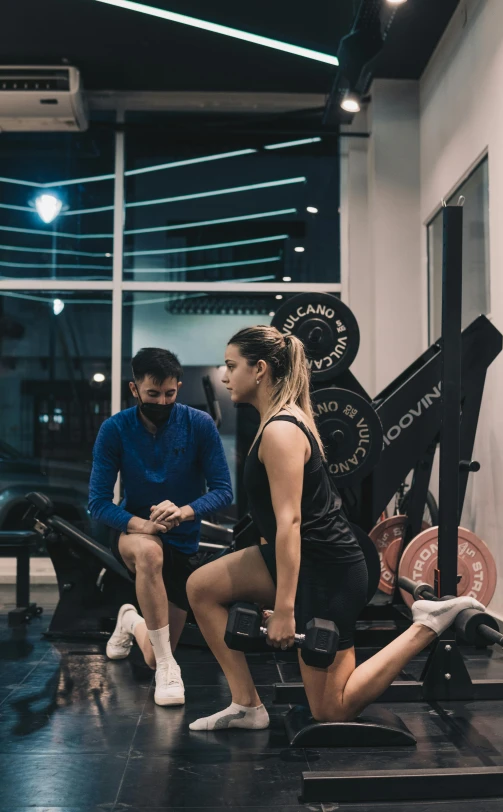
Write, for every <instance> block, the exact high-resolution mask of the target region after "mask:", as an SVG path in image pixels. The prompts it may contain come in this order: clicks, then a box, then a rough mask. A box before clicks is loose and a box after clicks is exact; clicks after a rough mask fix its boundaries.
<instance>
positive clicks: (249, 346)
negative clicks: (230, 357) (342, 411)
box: [229, 325, 325, 458]
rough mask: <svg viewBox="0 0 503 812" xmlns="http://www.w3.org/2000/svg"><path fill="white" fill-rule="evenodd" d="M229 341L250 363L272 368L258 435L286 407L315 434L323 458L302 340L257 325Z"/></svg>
mask: <svg viewBox="0 0 503 812" xmlns="http://www.w3.org/2000/svg"><path fill="white" fill-rule="evenodd" d="M229 344H233V345H235V346H237V347H238V348H239V351H240V353H241V355H242V356H243V357H244V358H246V359H247V361H248V363H249V364H252V365H254V364H257V363H258V361H260V360H263V361H266V362H267V363H268V364H269V367H270V370H271V400H270V405H269V408H268V409H267V411H266V413H265V414H264V415H263V417H262V420H261V421H260V426H259V428H258V432H257V437H258V435H259V434H260V432H261V431H262V429H263V428H264V426H265V424H266V423H267V422H268V421H269V420H270V419H271V418H272V417H275V415H277V414H279V412H281V411H288V412H290V414H291V415H292V416H293V417H296V418H297V420H298V421H299V422H300V423H303V424H304V425H305V426H306V428H308V429H309V430H310V432H311V434H313V435H314V437H315V438H316V441H317V443H318V446H319V448H320V451H321V453H322V455H323V458H324V457H325V452H324V449H323V443H322V441H321V437H320V435H319V432H318V429H317V427H316V422H315V419H314V412H313V407H312V404H311V396H310V372H309V368H308V365H307V360H306V354H305V352H304V345H303V344H302V342H301V341H300V340H299V339H298V338H297V337H296V336H292V335H289V336H283V335H282V334H281V333H280V332H279V330H277V329H276V328H275V327H267V326H263V325H258V326H257V327H245V328H244V329H243V330H240V331H239V332H238V333H236V335H234V336H233V337H232V338H231V340H230V341H229Z"/></svg>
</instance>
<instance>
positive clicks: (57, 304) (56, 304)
mask: <svg viewBox="0 0 503 812" xmlns="http://www.w3.org/2000/svg"><path fill="white" fill-rule="evenodd" d="M64 309H65V303H64V302H62V301H61V299H54V301H53V303H52V311H53V313H54V315H55V316H59V314H60V313H62V312H63V310H64Z"/></svg>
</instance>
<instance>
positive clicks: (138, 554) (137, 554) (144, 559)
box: [128, 533, 164, 572]
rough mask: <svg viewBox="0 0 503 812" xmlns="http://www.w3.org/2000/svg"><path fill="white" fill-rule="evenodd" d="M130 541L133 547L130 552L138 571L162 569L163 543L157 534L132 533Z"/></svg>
mask: <svg viewBox="0 0 503 812" xmlns="http://www.w3.org/2000/svg"><path fill="white" fill-rule="evenodd" d="M129 541H130V545H131V549H130V551H128V552H129V553H130V556H131V557H132V558H133V560H134V565H135V569H136V571H138V570H146V571H148V572H157V571H161V570H162V564H163V559H164V556H163V550H162V544H161V543H160V542H159V539H158V538H157V536H149V535H146V534H140V533H138V534H131V536H130V537H129Z"/></svg>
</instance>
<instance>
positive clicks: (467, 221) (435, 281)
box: [428, 158, 490, 341]
mask: <svg viewBox="0 0 503 812" xmlns="http://www.w3.org/2000/svg"><path fill="white" fill-rule="evenodd" d="M460 195H463V197H464V198H465V202H464V207H463V327H467V326H468V324H470V323H471V322H472V321H473V320H474V319H476V318H477V316H479V315H480V314H481V313H484V314H485V313H489V310H490V288H489V174H488V161H487V158H486V159H485V160H484V161H483V162H482V163H481V164H479V166H478V167H477V168H476V169H475V170H474V172H472V174H471V175H470V176H469V178H468V179H467V180H466V181H465V182H464V183H463V184H462V185H461V186H460V187H459V189H457V190H456V191H455V192H454V194H453V195H451V197H450V198H449V200H448V201H447V203H448V204H450V205H452V204H455V203H456V202H457V201H458V198H459V197H460ZM428 271H429V289H430V296H429V300H430V301H429V314H430V319H429V324H430V339H431V340H432V341H435V340H436V339H437V338H438V337H439V336H440V332H441V321H442V211H439V213H438V214H437V215H436V216H435V217H434V218H433V220H432V221H431V222H430V223H429V224H428Z"/></svg>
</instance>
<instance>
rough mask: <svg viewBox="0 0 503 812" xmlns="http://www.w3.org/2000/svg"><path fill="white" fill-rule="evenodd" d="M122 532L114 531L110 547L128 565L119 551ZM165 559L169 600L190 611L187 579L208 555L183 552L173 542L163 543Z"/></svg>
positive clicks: (164, 569)
mask: <svg viewBox="0 0 503 812" xmlns="http://www.w3.org/2000/svg"><path fill="white" fill-rule="evenodd" d="M120 535H121V534H120V532H118V533H114V534H113V536H112V538H111V543H110V548H111V551H112V553H113V554H114V556H115V558H116V559H117V561H119V563H120V564H122V565H123V566H124V567H126V562H125V561H124V559H123V558H122V556H121V554H120V552H119V538H120ZM162 549H163V554H164V559H163V565H162V577H163V581H164V586H165V587H166V594H167V596H168V600H169V601H171V603H174V604H175V606H178V608H179V609H183V610H184V611H186V612H188V611H189V609H190V605H189V601H188V599H187V581H188V579H189V576H190V575H192V573H193V572H194V571H195V570H197V569H199V567H200V566H202V565H203V564H205V563H206V561H207V560H208V555H207V553H205V552H197V553H188V554H187V553H182V552H181V551H180V550H177V549H176V548H175V547H172V546H171V544H164V543H163V545H162ZM126 569H127V571H128V572H129V573H130V574H131V577H132V578H134V577H135V574H134V572H131V570H130V569H129V567H126Z"/></svg>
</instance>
